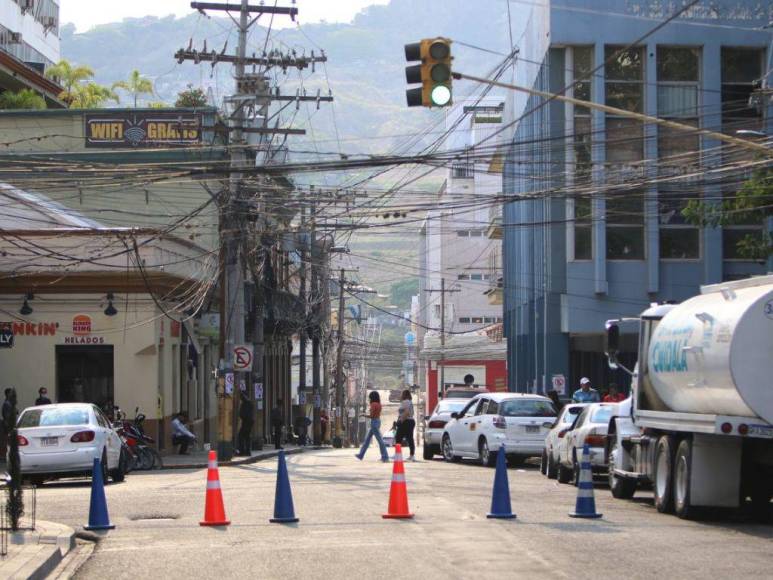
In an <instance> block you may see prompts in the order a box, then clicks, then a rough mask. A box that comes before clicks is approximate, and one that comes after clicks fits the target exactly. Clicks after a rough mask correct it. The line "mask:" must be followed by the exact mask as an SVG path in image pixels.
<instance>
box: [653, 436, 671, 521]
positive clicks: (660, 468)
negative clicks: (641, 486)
mask: <svg viewBox="0 0 773 580" xmlns="http://www.w3.org/2000/svg"><path fill="white" fill-rule="evenodd" d="M673 464H674V440H673V438H671V437H669V436H668V435H664V436H663V437H661V438H660V439H658V443H657V447H656V448H655V473H654V474H653V478H652V479H653V491H654V492H655V493H654V495H655V507H656V508H657V509H658V511H659V512H660V513H669V512H671V511H673V509H674V495H673V490H674V484H673V479H674V469H673Z"/></svg>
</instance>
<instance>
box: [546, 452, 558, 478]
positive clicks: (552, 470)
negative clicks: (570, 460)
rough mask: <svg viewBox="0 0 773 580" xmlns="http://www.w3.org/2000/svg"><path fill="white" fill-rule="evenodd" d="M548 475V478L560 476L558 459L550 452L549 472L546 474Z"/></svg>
mask: <svg viewBox="0 0 773 580" xmlns="http://www.w3.org/2000/svg"><path fill="white" fill-rule="evenodd" d="M546 475H547V476H548V479H555V478H556V477H558V465H556V460H555V459H553V454H552V453H549V454H548V472H547V474H546Z"/></svg>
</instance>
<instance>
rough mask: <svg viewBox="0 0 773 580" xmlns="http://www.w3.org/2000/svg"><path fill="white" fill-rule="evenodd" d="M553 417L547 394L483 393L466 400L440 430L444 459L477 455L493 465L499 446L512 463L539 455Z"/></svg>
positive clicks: (459, 458) (481, 460) (456, 459)
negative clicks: (503, 447)
mask: <svg viewBox="0 0 773 580" xmlns="http://www.w3.org/2000/svg"><path fill="white" fill-rule="evenodd" d="M555 419H556V409H555V407H553V403H552V401H551V400H550V399H548V398H547V397H542V396H539V395H524V394H518V393H486V394H483V395H478V396H476V397H475V398H473V399H472V400H470V401H469V402H468V403H467V404H466V405H465V406H464V408H463V409H462V410H461V411H459V412H458V413H452V414H451V420H450V421H449V422H448V423H447V424H446V426H445V429H444V430H443V441H442V447H443V457H444V458H445V460H446V461H459V460H461V459H462V458H470V459H477V460H478V461H480V463H481V464H482V465H488V466H494V465H495V464H496V456H497V452H498V451H499V448H500V446H502V445H504V446H505V454H506V455H507V459H508V462H509V463H511V464H516V463H520V462H522V461H523V460H524V459H526V458H528V457H539V456H540V455H541V454H542V450H543V449H544V448H545V435H546V434H547V432H548V430H549V428H550V427H551V426H552V424H553V422H554V421H555Z"/></svg>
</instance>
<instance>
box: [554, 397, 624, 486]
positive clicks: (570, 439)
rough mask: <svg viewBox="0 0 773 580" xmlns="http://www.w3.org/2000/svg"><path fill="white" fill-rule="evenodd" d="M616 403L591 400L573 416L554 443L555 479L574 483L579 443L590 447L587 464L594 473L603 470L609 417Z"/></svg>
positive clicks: (578, 463) (613, 411) (577, 476)
mask: <svg viewBox="0 0 773 580" xmlns="http://www.w3.org/2000/svg"><path fill="white" fill-rule="evenodd" d="M617 406H618V405H617V403H592V404H590V405H588V406H587V407H585V408H584V409H583V410H582V412H581V413H580V414H579V415H578V416H577V418H576V419H575V421H574V423H573V424H572V426H571V427H570V428H569V430H568V432H567V433H566V435H564V437H563V438H562V439H561V440H560V443H559V446H558V473H557V477H558V481H559V482H560V483H569V481H572V480H574V483H575V484H577V482H578V481H579V479H580V456H581V455H582V448H583V445H585V444H586V443H587V444H588V446H589V447H590V464H591V467H592V469H593V472H594V473H606V470H607V463H606V453H605V449H606V441H607V430H608V429H609V420H610V419H611V418H612V416H613V415H616V414H617Z"/></svg>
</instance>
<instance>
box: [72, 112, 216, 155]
mask: <svg viewBox="0 0 773 580" xmlns="http://www.w3.org/2000/svg"><path fill="white" fill-rule="evenodd" d="M85 124H86V126H85V134H86V147H95V148H100V147H101V148H109V149H127V148H130V149H142V148H145V147H184V146H187V145H195V144H198V143H201V115H199V114H192V113H184V114H181V113H173V112H169V113H165V112H158V113H156V112H152V113H131V112H118V113H107V112H106V113H100V114H93V115H86V118H85Z"/></svg>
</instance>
